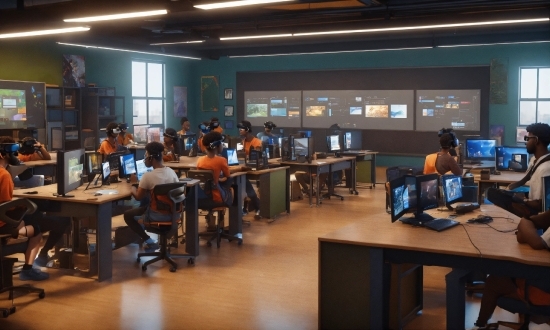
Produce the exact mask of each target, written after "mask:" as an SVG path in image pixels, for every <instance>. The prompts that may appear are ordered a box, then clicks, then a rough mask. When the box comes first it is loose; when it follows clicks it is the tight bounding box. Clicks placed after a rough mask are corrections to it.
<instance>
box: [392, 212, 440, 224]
mask: <svg viewBox="0 0 550 330" xmlns="http://www.w3.org/2000/svg"><path fill="white" fill-rule="evenodd" d="M433 219H434V217H432V216H431V215H429V214H427V213H423V212H422V213H415V214H414V217H412V218H401V219H399V221H401V222H403V223H406V224H409V225H413V226H422V225H423V224H424V223H426V222H429V221H432V220H433Z"/></svg>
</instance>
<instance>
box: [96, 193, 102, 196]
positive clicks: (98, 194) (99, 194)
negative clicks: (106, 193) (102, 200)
mask: <svg viewBox="0 0 550 330" xmlns="http://www.w3.org/2000/svg"><path fill="white" fill-rule="evenodd" d="M101 195H103V194H102V193H95V194H94V196H101Z"/></svg>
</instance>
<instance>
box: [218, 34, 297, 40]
mask: <svg viewBox="0 0 550 330" xmlns="http://www.w3.org/2000/svg"><path fill="white" fill-rule="evenodd" d="M282 37H292V34H291V33H286V34H266V35H261V36H242V37H225V38H220V40H240V39H260V38H282Z"/></svg>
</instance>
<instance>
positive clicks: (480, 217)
mask: <svg viewBox="0 0 550 330" xmlns="http://www.w3.org/2000/svg"><path fill="white" fill-rule="evenodd" d="M492 221H493V217H490V216H488V215H483V214H480V215H478V216H477V218H475V219H474V222H476V223H489V222H492Z"/></svg>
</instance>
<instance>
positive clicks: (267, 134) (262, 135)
mask: <svg viewBox="0 0 550 330" xmlns="http://www.w3.org/2000/svg"><path fill="white" fill-rule="evenodd" d="M275 127H277V125H275V123H273V122H272V121H266V122H265V123H264V131H263V132H259V133H258V134H256V137H257V138H258V139H260V140H261V141H262V142H269V139H270V138H274V137H276V135H275V134H273V129H274V128H275Z"/></svg>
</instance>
